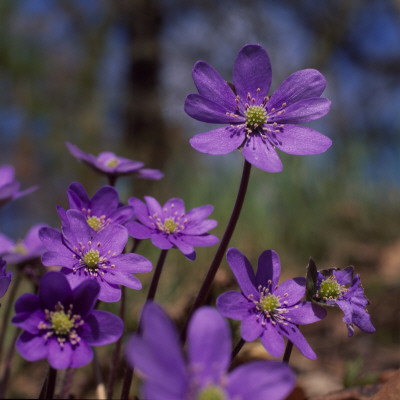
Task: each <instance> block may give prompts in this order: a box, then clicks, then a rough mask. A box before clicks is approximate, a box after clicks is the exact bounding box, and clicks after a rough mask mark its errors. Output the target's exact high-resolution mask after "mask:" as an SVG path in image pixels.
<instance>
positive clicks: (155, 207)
mask: <svg viewBox="0 0 400 400" xmlns="http://www.w3.org/2000/svg"><path fill="white" fill-rule="evenodd" d="M144 199H145V200H146V204H147V209H148V215H151V216H152V217H154V216H158V217H160V216H161V215H162V214H163V213H162V208H161V205H160V203H159V202H158V201H157V200H156V199H155V198H154V197H151V196H145V197H144Z"/></svg>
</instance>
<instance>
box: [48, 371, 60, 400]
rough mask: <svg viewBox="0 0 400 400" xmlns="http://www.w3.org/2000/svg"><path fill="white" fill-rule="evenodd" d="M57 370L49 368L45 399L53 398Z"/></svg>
mask: <svg viewBox="0 0 400 400" xmlns="http://www.w3.org/2000/svg"><path fill="white" fill-rule="evenodd" d="M56 379H57V370H56V369H54V368H52V367H49V373H48V375H47V385H46V386H47V388H46V397H45V399H53V398H54V389H55V388H56Z"/></svg>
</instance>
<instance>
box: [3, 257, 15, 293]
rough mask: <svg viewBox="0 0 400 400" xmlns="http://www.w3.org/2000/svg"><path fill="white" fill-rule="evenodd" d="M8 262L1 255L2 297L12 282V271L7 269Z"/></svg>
mask: <svg viewBox="0 0 400 400" xmlns="http://www.w3.org/2000/svg"><path fill="white" fill-rule="evenodd" d="M6 267H7V263H6V262H5V261H4V260H3V259H2V258H1V257H0V297H3V296H4V295H5V294H6V292H7V290H8V287H9V286H10V283H11V277H12V273H11V272H10V271H6Z"/></svg>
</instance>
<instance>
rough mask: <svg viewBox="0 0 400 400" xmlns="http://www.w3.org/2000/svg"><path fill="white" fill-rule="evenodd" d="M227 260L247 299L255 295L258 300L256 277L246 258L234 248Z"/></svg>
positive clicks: (227, 255) (231, 249)
mask: <svg viewBox="0 0 400 400" xmlns="http://www.w3.org/2000/svg"><path fill="white" fill-rule="evenodd" d="M226 259H227V260H228V264H229V266H230V267H231V270H232V272H233V274H234V275H235V278H236V281H237V283H238V285H239V287H240V289H241V290H242V292H243V294H244V295H245V296H246V297H248V296H249V295H253V296H255V298H256V299H258V298H259V297H260V295H259V293H258V290H257V289H256V287H255V285H256V277H255V275H254V271H253V268H252V266H251V264H250V262H249V260H248V259H247V258H246V256H245V255H244V254H242V253H241V252H240V251H239V250H237V249H235V248H233V247H232V248H230V249H229V250H228V252H227V254H226Z"/></svg>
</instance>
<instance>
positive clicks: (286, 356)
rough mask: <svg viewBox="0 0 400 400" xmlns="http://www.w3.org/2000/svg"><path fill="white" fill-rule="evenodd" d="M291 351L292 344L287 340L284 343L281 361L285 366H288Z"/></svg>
mask: <svg viewBox="0 0 400 400" xmlns="http://www.w3.org/2000/svg"><path fill="white" fill-rule="evenodd" d="M292 349H293V343H292V342H291V341H290V340H288V341H287V343H286V349H285V354H284V355H283V360H282V361H283V362H285V363H286V364H289V359H290V355H291V354H292Z"/></svg>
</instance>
